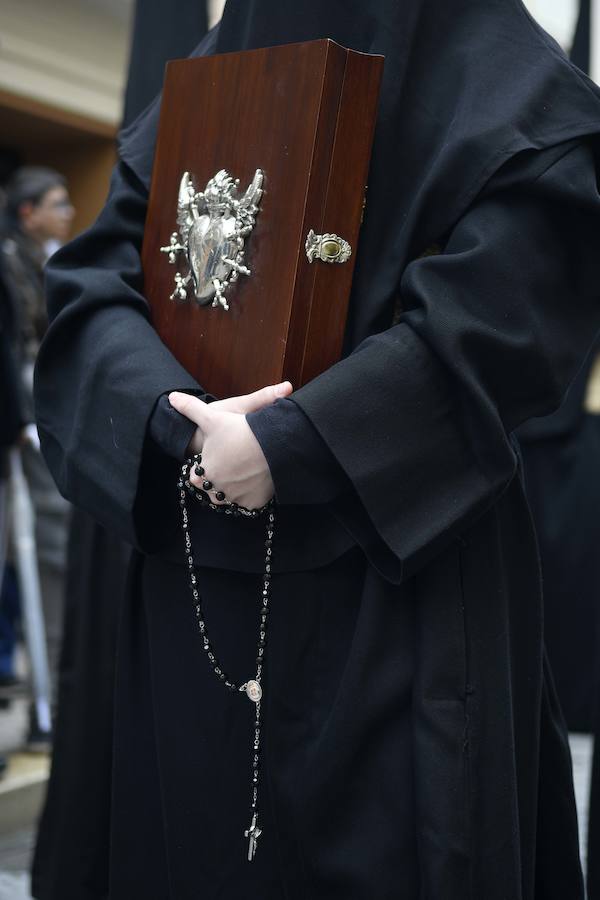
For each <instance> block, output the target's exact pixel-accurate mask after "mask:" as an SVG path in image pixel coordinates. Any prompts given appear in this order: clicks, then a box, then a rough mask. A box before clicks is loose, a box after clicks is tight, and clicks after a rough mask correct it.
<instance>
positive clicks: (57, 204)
mask: <svg viewBox="0 0 600 900" xmlns="http://www.w3.org/2000/svg"><path fill="white" fill-rule="evenodd" d="M42 206H43V207H44V208H45V209H55V210H71V209H73V204H72V203H71V201H70V200H69V199H66V200H54V201H53V202H52V203H43V204H42Z"/></svg>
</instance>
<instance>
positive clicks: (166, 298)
mask: <svg viewBox="0 0 600 900" xmlns="http://www.w3.org/2000/svg"><path fill="white" fill-rule="evenodd" d="M382 70H383V57H380V56H370V55H367V54H362V53H358V52H355V51H350V50H346V49H344V48H343V47H340V46H339V45H338V44H335V43H334V42H333V41H330V40H320V41H310V42H307V43H303V44H288V45H284V46H279V47H272V48H267V49H262V50H249V51H244V52H241V53H227V54H220V55H216V56H210V57H203V58H200V59H188V60H175V61H173V62H170V63H168V65H167V72H166V77H165V86H164V95H163V102H162V109H161V119H160V126H159V134H158V143H157V149H156V157H155V162H154V170H153V177H152V186H151V191H150V200H149V208H148V217H147V221H146V230H145V237H144V246H143V252H142V260H143V268H144V282H145V293H146V296H147V298H148V301H149V303H150V307H151V311H152V318H153V322H154V325H155V327H156V329H157V331H158V333H159V334H160V336H161V338H162V340H163V341H164V342H165V344H166V345H167V346H168V347H169V348H170V349H171V351H172V352H173V353H174V355H175V356H176V358H177V359H178V360H179V361H180V362H181V363H182V365H183V366H184V367H185V368H186V369H187V370H188V371H189V372H190V373H191V374H192V375H193V376H194V377H195V378H196V379H197V381H198V382H199V383H200V384H201V385H202V386H203V388H204V389H205V390H207V391H209V392H210V393H213V394H214V395H215V396H217V397H226V396H232V395H237V394H242V393H247V392H249V391H253V390H256V389H257V388H259V387H262V386H264V385H266V384H271V383H275V382H278V381H281V380H283V379H289V380H290V381H291V382H292V384H293V385H294V387H299V386H301V385H302V384H305V383H306V382H307V381H309V380H310V379H311V378H313V377H314V376H316V375H318V374H319V373H320V372H322V371H324V370H325V369H326V368H328V367H329V366H330V365H332V364H333V363H334V362H336V361H337V360H338V359H339V357H340V353H341V348H342V341H343V335H344V326H345V321H346V313H347V307H348V299H349V295H350V287H351V282H352V272H353V268H354V260H355V256H356V247H357V242H358V235H359V228H360V222H361V217H362V210H363V206H364V202H365V191H366V179H367V172H368V165H369V159H370V154H371V146H372V140H373V131H374V127H375V119H376V112H377V99H378V95H379V86H380V81H381V75H382ZM186 173H187V174H186ZM238 180H239V183H237V182H238ZM311 232H312V233H313V234H314V235H316V236H320V237H321V238H322V240H320V242H319V240H318V238H314V240H313V243H312V253H311V256H312V261H310V260H309V256H308V254H307V246H306V242H307V238H308V237H309V234H310V233H311ZM326 235H334V236H336V237H339V238H341V239H342V240H341V241H338V240H335V239H326V238H325V237H324V236H326ZM344 241H345V242H347V244H348V245H349V246H350V248H351V253H350V255H349V256H348V254H347V253H346V252H345V251H346V250H347V247H346V244H344ZM161 248H162V249H161ZM310 248H311V244H310V241H309V250H310ZM345 256H348V258H347V259H346V261H345V262H340V261H339V260H340V259H344V257H345ZM331 258H333V259H335V261H334V262H329V261H326V260H329V259H331ZM248 270H249V272H250V274H247V271H248ZM175 273H178V276H179V277H178V281H177V282H176V281H175ZM226 306H227V307H228V309H226V308H225V307H226Z"/></svg>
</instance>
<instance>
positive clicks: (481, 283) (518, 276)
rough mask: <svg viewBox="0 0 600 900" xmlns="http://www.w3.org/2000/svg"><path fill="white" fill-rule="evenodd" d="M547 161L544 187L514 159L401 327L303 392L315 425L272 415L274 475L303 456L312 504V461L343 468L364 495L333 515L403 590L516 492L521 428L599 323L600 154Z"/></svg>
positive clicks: (430, 263) (412, 271) (545, 404)
mask: <svg viewBox="0 0 600 900" xmlns="http://www.w3.org/2000/svg"><path fill="white" fill-rule="evenodd" d="M545 153H546V159H547V160H548V167H547V168H546V169H544V168H543V165H542V172H541V174H539V173H540V162H542V163H543V160H544V157H543V156H540V155H539V154H535V155H534V157H532V159H533V161H534V166H533V168H534V169H535V171H536V173H537V175H536V177H535V178H534V179H532V180H527V174H528V161H527V160H520V159H516V160H514V161H513V162H512V163H511V164H510V165H509V166H507V168H506V169H505V170H504V171H502V172H501V173H499V175H498V176H497V178H496V179H495V180H494V181H493V182H492V183H490V185H488V187H487V190H486V191H485V193H484V194H483V195H482V196H481V197H480V198H479V200H478V201H477V202H476V203H475V204H474V205H473V206H472V207H471V209H470V210H469V211H468V212H467V213H466V214H465V216H464V217H463V219H462V220H461V221H459V222H458V223H457V225H456V227H455V228H454V230H453V232H452V234H451V235H450V237H449V240H448V242H447V244H446V246H445V247H444V252H443V253H441V254H440V255H437V256H430V257H426V258H423V259H419V260H417V261H415V262H413V263H412V264H410V265H409V266H408V267H407V268H406V270H405V272H404V275H403V278H402V283H401V285H400V289H401V296H402V301H403V307H404V309H405V310H406V312H405V313H404V315H403V316H402V319H401V321H400V323H399V324H398V325H396V326H394V327H392V328H390V329H389V330H388V331H386V332H383V333H381V334H378V335H375V336H373V337H370V338H368V339H367V340H365V341H364V342H363V343H362V344H360V345H359V346H358V347H357V349H356V350H355V351H354V352H353V353H352V354H351V355H350V356H349V357H347V358H346V359H344V360H343V361H342V362H340V363H338V364H337V365H335V366H333V367H332V368H331V369H329V370H328V371H327V372H325V373H324V374H323V375H321V376H320V377H318V378H316V379H315V380H314V381H312V382H310V383H309V384H308V385H306V386H305V387H303V388H301V389H300V390H298V391H296V392H295V393H294V394H293V395H292V400H293V401H294V402H295V403H296V404H297V405H298V407H299V408H300V409H301V410H302V411H303V413H304V414H305V417H306V420H303V419H302V418H301V417H300V418H299V417H297V416H295V417H290V418H289V419H288V423H287V426H286V425H285V423H283V419H282V423H281V424H278V423H277V422H274V421H273V420H274V418H275V417H276V416H277V407H274V408H273V410H272V411H270V412H268V413H266V414H265V416H264V417H262V418H263V419H267V418H269V421H270V422H271V426H272V434H270V435H267V436H266V437H265V436H264V434H265V432H264V429H263V441H262V443H263V449H265V452H266V455H267V458H268V461H269V463H270V464H271V466H272V467H273V471H274V472H277V471H280V472H281V471H283V470H284V469H285V466H286V455H287V456H289V458H290V459H294V460H296V464H298V461H297V459H296V457H297V456H298V454H302V453H304V459H303V460H302V463H301V465H302V469H303V471H305V472H307V473H308V475H307V478H308V481H307V483H308V485H309V487H308V488H307V490H306V492H305V495H304V496H305V501H306V502H315V501H316V500H318V495H317V496H315V492H314V491H312V490H311V488H310V483H311V482H310V470H311V467H313V470H315V469H316V468H318V467H319V465H320V461H322V460H323V459H326V460H327V459H328V457H327V456H326V455H324V454H329V455H330V456H331V457H333V458H334V459H335V461H336V463H337V465H338V466H339V467H340V469H341V470H342V471H343V472H344V473H345V476H346V477H347V480H348V482H349V483H350V484H351V485H352V487H353V491H351V492H348V491H346V492H344V493H342V494H340V495H339V496H338V497H337V498H334V499H333V500H332V502H333V505H334V508H335V509H336V511H337V514H338V515H339V517H340V519H341V520H342V521H343V522H344V523H345V524H346V526H347V527H348V528H349V530H351V531H352V533H354V534H355V536H356V537H357V539H358V540H359V542H361V543H362V538H361V533H362V534H365V533H366V534H368V535H369V538H368V539H369V542H370V545H371V546H373V533H374V532H375V533H376V534H377V535H378V538H379V541H380V544H381V545H382V548H387V551H388V553H387V557H388V558H387V563H386V564H385V566H384V567H383V568H384V569H385V570H386V571H387V572H388V573H390V577H392V578H393V579H394V580H396V578H397V572H396V569H397V566H394V565H391V564H390V560H391V558H392V557H393V558H394V559H395V560H396V563H397V564H398V565H399V566H400V567H401V568H402V570H403V573H404V575H406V574H409V573H410V572H412V571H414V570H415V569H416V568H417V567H418V566H419V565H421V564H422V563H423V562H424V561H425V560H426V559H427V558H429V557H430V556H431V555H433V554H434V553H436V552H438V551H439V549H441V548H442V547H443V546H444V545H445V544H446V543H447V542H448V541H450V540H452V539H453V538H455V537H456V535H458V534H460V532H461V531H462V530H464V529H465V528H467V527H468V526H469V525H470V524H471V523H472V522H473V521H474V520H475V519H476V518H477V516H479V515H480V514H481V513H482V512H483V511H484V510H485V509H486V508H488V507H489V506H490V505H491V504H493V503H494V501H495V500H496V498H498V497H499V495H500V494H501V493H502V492H503V491H504V490H505V488H506V486H507V485H508V484H509V482H510V481H511V479H512V478H513V477H514V475H515V471H516V465H517V463H516V455H515V451H514V448H513V444H512V442H511V439H510V433H511V432H512V431H513V429H515V428H516V427H517V426H518V425H519V424H521V423H522V422H524V421H526V420H527V419H529V418H531V417H532V416H539V415H543V414H545V413H547V412H550V411H552V410H553V409H555V408H556V407H557V406H558V405H559V404H560V401H561V398H562V397H563V395H564V393H565V391H566V388H567V386H568V384H569V381H570V379H571V378H572V377H573V375H574V374H575V371H576V369H577V367H578V365H579V364H580V363H581V361H582V359H583V356H584V354H585V351H586V349H587V347H588V346H589V345H590V343H591V342H592V340H593V339H594V337H595V333H596V331H597V329H598V327H599V326H600V303H599V301H598V284H600V254H598V251H597V246H596V237H595V236H596V235H597V233H598V228H599V226H600V199H599V196H598V189H597V185H596V167H595V159H594V155H593V153H592V149H591V147H590V146H588V145H585V144H579V143H578V144H573V143H570V144H567V145H565V146H564V148H562V149H561V150H559V152H557V149H556V148H553V149H552V150H551V151H545ZM557 157H558V158H557ZM258 415H259V416H261V414H258ZM257 418H258V417H257ZM253 424H254V427H255V428H256V425H257V423H256V421H255V422H254V423H253ZM307 427H308V428H310V429H314V431H316V433H317V434H318V436H319V439H320V440H321V441H322V442H323V443H324V445H325V449H323V448H319V447H315V444H314V439H313V437H312V436H311V435H310V434H309V433H308V432H307ZM278 430H279V433H282V430H283V431H285V432H286V438H287V444H286V442H282V441H280V440H278V438H277V433H278ZM292 448H293V449H292ZM303 448H305V451H306V452H304V450H303ZM311 448H312V449H311ZM327 465H328V466H329V467H330V471H331V472H333V473H335V469H334V468H332V467H331V466H332V464H331V461H328V462H327ZM289 474H290V475H291V471H290V473H289ZM279 478H280V480H282V481H286V483H290V482H289V478H288V477H287V476H283V477H282V476H281V475H280V476H279ZM316 480H317V482H318V478H317V479H316ZM340 483H341V482H340V481H339V479H337V476H336V484H340ZM365 517H368V519H369V520H370V522H369V524H367V523H366V522H365Z"/></svg>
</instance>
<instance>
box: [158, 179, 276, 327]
mask: <svg viewBox="0 0 600 900" xmlns="http://www.w3.org/2000/svg"><path fill="white" fill-rule="evenodd" d="M239 183H240V182H239V178H236V179H234V178H232V177H231V176H230V175H229V174H228V173H227V172H226V171H225V169H221V170H220V171H219V172H217V174H216V175H215V176H214V178H211V179H210V181H209V182H208V183H207V185H206V187H205V188H204V190H203V191H202V192H197V191H196V188H195V187H194V182H193V181H192V179H191V177H190V174H189V172H184V174H183V177H182V179H181V183H180V185H179V198H178V200H177V224H178V226H179V231H178V232H177V231H174V232H173V234H172V235H171V239H170V241H169V245H168V246H167V247H161V248H160V251H161V253H168V254H169V262H170V263H172V264H175V263H176V262H177V258H178V256H179V254H180V253H183V254H184V257H185V261H186V263H187V266H188V272H187V274H185V275H182V274H181V272H176V273H175V278H174V281H175V289H174V291H173V293H172V294H171V300H175V299H179V300H186V299H187V297H188V288H189V287H190V286H191V287H192V289H193V292H194V296H195V297H196V299H197V300H198V302H199V303H200V305H201V306H208V304H212V306H220V307H222V308H223V309H229V304H228V302H227V299H226V297H225V291H227V289H228V288H229V287H230V286H231V285H232V284H233V283H234V282H235V281H237V279H238V277H239V276H240V275H250V269H248V268H247V266H245V265H244V264H243V259H244V241H245V238H246V237H247V236H248V235H249V234H250V232H251V231H252V229H253V228H254V225H255V224H256V215H257V213H258V208H259V203H260V198H261V196H262V183H263V172H262V170H261V169H257V170H256V172H255V173H254V178H253V179H252V181H251V183H250V184H249V185H248V187H247V188H246V191H245V193H244V194H243V196H242V197H240V198H238V196H237V192H238V186H239Z"/></svg>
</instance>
